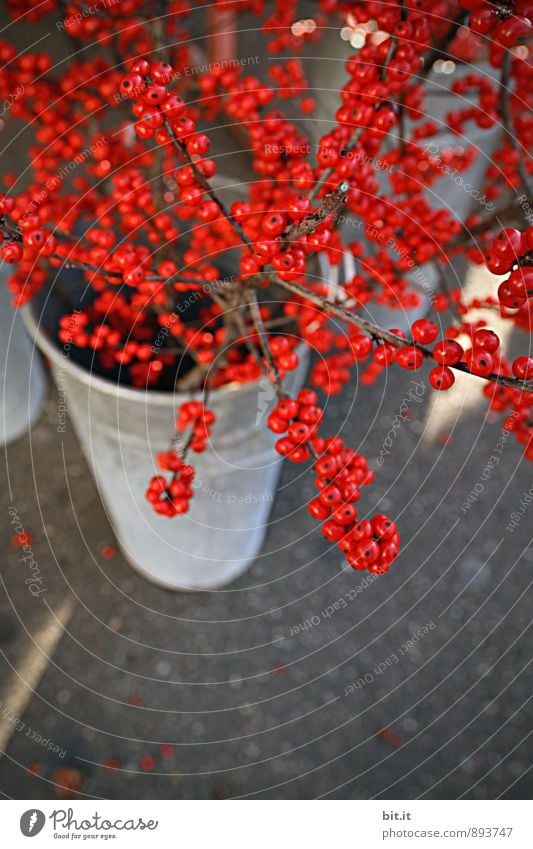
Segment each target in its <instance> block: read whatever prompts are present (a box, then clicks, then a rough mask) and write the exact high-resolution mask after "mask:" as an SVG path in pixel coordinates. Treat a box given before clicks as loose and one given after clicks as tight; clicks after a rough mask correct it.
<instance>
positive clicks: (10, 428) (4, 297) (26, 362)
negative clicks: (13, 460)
mask: <svg viewBox="0 0 533 849" xmlns="http://www.w3.org/2000/svg"><path fill="white" fill-rule="evenodd" d="M7 276H8V275H7V273H6V269H5V268H4V267H1V266H0V444H2V445H9V444H10V443H11V442H15V440H17V439H20V437H21V436H24V434H25V433H26V432H27V431H28V430H29V429H30V428H31V427H32V425H33V424H34V423H35V421H36V420H37V418H38V417H39V414H40V412H41V410H42V407H43V403H44V399H45V396H46V377H45V374H44V369H43V366H42V362H41V357H40V354H39V353H38V351H36V350H35V347H34V345H33V343H32V340H31V339H30V337H29V336H28V334H27V332H26V328H25V327H24V323H23V322H22V319H21V317H20V315H19V314H18V311H17V310H15V309H14V308H13V306H12V305H11V296H10V294H9V292H8V290H7V288H6V277H7Z"/></svg>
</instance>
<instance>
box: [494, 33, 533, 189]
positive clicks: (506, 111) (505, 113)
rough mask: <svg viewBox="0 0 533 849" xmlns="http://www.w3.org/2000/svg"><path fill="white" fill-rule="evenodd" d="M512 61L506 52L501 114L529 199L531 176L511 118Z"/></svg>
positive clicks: (501, 83) (501, 92)
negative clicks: (510, 85)
mask: <svg viewBox="0 0 533 849" xmlns="http://www.w3.org/2000/svg"><path fill="white" fill-rule="evenodd" d="M512 61H513V55H512V53H511V52H510V51H509V50H506V51H505V54H504V57H503V61H502V73H501V76H500V112H501V116H502V123H503V128H504V130H505V134H506V136H507V139H508V141H509V144H510V145H511V147H512V148H513V150H514V151H516V152H517V153H518V157H519V158H518V166H517V167H518V174H519V176H520V182H521V184H522V189H523V191H524V192H525V194H526V195H527V197H530V195H531V189H530V187H529V176H528V173H527V171H526V167H525V164H524V160H523V149H522V148H521V145H519V143H518V141H517V139H516V136H515V134H514V128H513V119H512V117H511V110H510V108H509V94H510V89H509V82H510V73H511V63H512Z"/></svg>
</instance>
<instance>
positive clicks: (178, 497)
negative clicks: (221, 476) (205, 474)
mask: <svg viewBox="0 0 533 849" xmlns="http://www.w3.org/2000/svg"><path fill="white" fill-rule="evenodd" d="M158 461H159V465H160V466H161V467H162V469H163V470H165V471H171V472H172V473H173V474H172V479H171V480H170V482H169V481H167V479H166V477H165V476H164V475H154V477H153V478H151V480H150V483H149V484H148V489H147V490H146V499H147V501H149V502H150V504H151V505H152V508H153V510H154V511H155V512H156V513H158V514H159V515H160V516H167V517H168V518H169V519H172V518H173V517H174V516H181V515H183V513H186V512H187V510H188V509H189V501H190V500H191V498H192V495H193V489H192V482H193V480H194V474H195V471H194V468H193V466H190V465H188V464H186V463H184V462H183V461H182V460H181V459H180V457H179V456H178V454H177V453H176V452H175V451H168V452H165V453H164V454H159V455H158Z"/></svg>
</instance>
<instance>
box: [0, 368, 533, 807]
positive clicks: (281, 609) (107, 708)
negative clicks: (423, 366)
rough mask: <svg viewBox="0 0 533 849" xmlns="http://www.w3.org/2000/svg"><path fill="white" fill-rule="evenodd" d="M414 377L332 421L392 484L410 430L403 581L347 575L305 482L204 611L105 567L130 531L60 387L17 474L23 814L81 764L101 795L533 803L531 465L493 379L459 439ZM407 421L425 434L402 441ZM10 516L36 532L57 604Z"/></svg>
mask: <svg viewBox="0 0 533 849" xmlns="http://www.w3.org/2000/svg"><path fill="white" fill-rule="evenodd" d="M415 379H416V380H417V381H418V380H420V381H421V385H423V386H425V385H426V375H425V373H422V374H421V377H420V378H419V377H418V375H417V376H416V378H415ZM412 380H413V378H412V376H411V375H409V374H407V373H405V374H401V375H398V372H397V371H396V372H392V371H391V372H390V373H389V374H387V375H384V376H383V378H382V379H381V381H380V382H379V383H378V384H377V385H376V386H374V387H372V388H370V389H365V388H359V389H357V390H355V391H354V392H353V393H352V396H351V397H347V398H343V399H342V400H338V401H336V402H335V403H331V404H330V406H329V409H328V419H327V420H328V423H329V424H330V426H331V430H332V431H333V430H334V429H338V430H339V431H340V432H341V433H342V435H343V436H344V437H346V438H347V439H349V440H350V442H351V443H352V444H354V445H356V446H357V445H360V446H361V447H362V449H363V450H364V451H365V452H366V453H367V454H368V455H369V457H370V458H371V459H374V466H375V467H376V468H377V466H376V462H375V458H377V457H378V456H379V453H380V449H381V448H382V446H383V445H384V442H385V440H386V438H387V434H388V433H389V431H391V428H392V433H393V436H391V439H390V441H391V442H392V445H391V447H390V448H389V452H390V453H389V454H388V455H384V454H382V457H384V462H383V465H382V467H381V469H379V470H378V477H377V482H376V484H375V485H374V487H372V488H371V489H370V490H368V494H367V501H366V503H367V505H368V506H369V507H371V506H373V505H374V504H375V505H376V506H377V507H378V509H380V510H386V511H390V512H391V514H392V515H394V516H397V517H398V520H399V522H400V525H401V532H402V537H403V554H402V556H401V558H400V559H399V561H398V562H397V563H396V565H395V566H394V568H393V569H392V570H391V572H390V573H389V574H388V575H387V576H385V577H382V578H380V579H378V580H375V581H371V582H368V584H367V585H365V582H364V580H363V579H364V577H365V574H366V573H356V572H353V571H352V570H348V571H343V569H342V568H341V557H340V556H339V554H338V553H337V552H336V551H335V550H334V549H330V550H328V547H327V546H326V545H325V543H324V541H323V540H322V538H321V536H320V533H319V530H318V528H317V527H315V523H314V522H313V521H312V520H310V518H309V517H308V516H307V515H306V510H305V502H306V500H307V499H308V498H309V497H310V496H311V494H312V485H311V480H310V478H308V479H307V480H306V481H304V483H303V484H302V482H301V481H297V480H296V478H297V477H298V475H299V474H300V469H299V468H294V467H290V466H289V465H287V466H286V467H285V469H284V472H283V477H282V484H281V489H280V492H279V494H278V497H277V500H276V503H275V507H274V511H273V515H272V524H271V527H270V529H269V533H268V537H267V541H266V544H265V548H264V551H263V553H262V555H261V557H260V558H259V559H258V560H257V562H256V563H255V564H254V566H253V568H252V569H251V570H250V572H249V573H248V574H247V575H246V576H244V577H243V578H242V579H241V580H240V581H238V582H237V583H236V584H234V585H232V586H231V587H229V588H228V589H227V590H226V591H223V592H218V593H212V594H205V595H199V594H188V595H185V594H183V595H182V594H173V593H170V592H167V591H164V590H161V589H158V588H157V587H155V586H151V585H150V584H148V583H146V582H145V581H144V580H143V579H142V578H140V577H139V576H138V575H137V574H136V573H135V572H133V571H132V570H131V568H129V567H128V565H127V564H126V563H125V562H124V560H123V559H122V557H121V556H120V555H116V556H115V557H113V558H112V559H109V560H106V559H105V558H104V557H103V556H102V554H101V551H102V549H103V548H104V546H106V545H112V544H113V533H112V530H111V528H110V527H109V525H108V523H107V521H106V517H105V513H104V511H103V509H102V507H101V505H100V502H99V499H98V495H97V492H96V489H95V485H94V483H93V481H92V479H91V477H90V473H89V471H88V469H87V466H86V464H85V462H84V460H83V459H82V458H81V457H80V454H79V449H78V446H77V442H76V438H75V434H74V433H73V432H72V428H71V426H68V427H67V432H66V433H65V434H58V433H57V416H58V395H57V391H56V390H54V388H52V387H51V388H50V392H49V401H48V404H47V408H46V411H45V413H44V415H43V417H42V419H41V421H40V422H39V424H38V425H37V426H36V427H35V429H34V431H33V433H32V434H31V438H30V437H26V438H24V439H22V440H20V441H19V442H18V443H16V444H15V445H13V446H11V447H9V448H8V449H7V452H6V459H7V464H6V466H5V468H4V470H3V474H4V475H5V474H6V472H7V474H8V476H9V480H8V483H6V482H4V483H3V486H2V489H1V493H2V502H3V504H2V512H1V514H0V515H2V516H3V521H2V523H1V533H2V549H1V550H2V552H3V554H4V556H3V563H2V567H3V568H2V574H3V581H4V588H3V593H2V611H3V612H2V616H1V618H0V645H1V649H2V656H3V657H2V661H1V663H2V678H1V680H2V682H3V683H2V688H1V691H0V698H1V700H2V705H1V706H0V711H1V712H2V713H3V714H4V715H3V716H2V724H1V725H0V728H1V729H2V732H1V733H2V737H1V741H2V743H3V745H2V748H4V747H5V749H6V751H5V754H4V756H3V757H2V759H1V760H0V790H1V792H2V793H3V794H4V795H5V796H8V797H15V798H54V797H55V796H56V795H57V794H58V792H60V791H59V790H58V787H57V786H56V785H57V784H58V783H61V781H64V780H65V773H64V772H63V773H59V775H58V773H57V770H58V769H60V768H64V767H65V765H67V766H72V767H73V768H74V769H75V770H76V771H77V773H79V774H80V779H81V780H82V781H83V789H82V791H81V792H82V794H84V795H86V796H89V797H90V796H95V797H102V798H178V799H180V798H228V797H231V798H233V797H246V798H314V797H319V796H324V795H326V796H328V797H330V798H338V799H342V798H371V797H380V798H408V799H412V798H416V797H425V798H456V797H465V798H468V799H485V798H495V797H497V796H503V797H506V798H527V797H528V796H530V795H531V789H532V788H531V778H530V777H529V776H528V769H529V767H530V760H531V745H530V743H529V735H530V733H531V717H532V709H531V705H530V702H529V700H530V697H531V685H530V680H528V668H529V663H530V658H531V648H532V641H531V636H530V634H529V631H528V628H529V625H530V619H531V614H530V603H528V600H527V595H526V591H527V590H528V588H529V586H530V581H531V569H532V561H533V552H532V551H531V549H527V544H528V541H529V538H530V527H531V510H532V509H533V508H529V512H528V510H527V509H526V511H525V513H524V516H523V518H522V519H521V521H520V523H519V524H518V527H516V528H515V529H514V530H513V531H510V530H506V526H507V525H508V524H509V521H510V515H511V513H513V512H515V511H516V510H517V507H519V504H520V499H521V498H522V497H523V495H524V493H525V492H526V491H527V490H529V487H530V486H531V470H530V466H528V465H527V464H524V463H520V462H519V461H520V452H519V450H518V447H517V446H516V445H515V443H514V441H513V439H512V438H511V439H508V440H506V441H504V442H503V443H502V441H501V440H502V432H501V429H500V427H499V425H498V424H490V423H486V422H484V418H485V412H486V406H485V403H484V401H483V400H482V398H481V395H480V386H481V384H480V382H479V381H478V380H477V379H472V382H471V383H470V384H469V387H471V388H469V389H468V390H467V392H466V394H465V395H464V396H463V400H462V401H458V402H457V410H460V412H461V415H460V420H458V421H456V414H455V413H453V412H452V413H451V414H450V413H449V412H446V411H445V409H444V407H441V406H436V407H435V397H436V396H435V393H432V392H430V391H425V388H424V389H420V390H419V391H418V392H417V391H416V389H414V388H413V387H414V384H413V383H412ZM410 390H411V392H410ZM457 394H458V393H456V395H457ZM417 397H421V401H420V402H419V401H417V400H416V398H417ZM406 398H410V400H409V401H408V403H407V406H408V407H409V412H408V413H406V412H405V407H406V404H405V403H404V402H405V399H406ZM442 400H443V399H442V398H441V397H440V396H439V398H438V401H442ZM450 400H451V399H448V401H450ZM452 406H453V405H452ZM400 410H401V411H402V415H403V416H404V418H408V417H409V416H410V417H411V418H410V420H408V421H402V422H401V425H400V427H397V428H396V429H395V428H394V420H395V417H396V416H397V415H398V413H399V411H400ZM446 410H448V411H449V410H450V405H449V404H448V405H447V406H446ZM450 415H451V418H450ZM496 449H497V450H498V451H499V452H501V462H499V463H498V464H497V465H495V466H494V468H493V469H492V470H491V471H490V473H489V474H488V476H487V472H486V465H487V462H488V460H489V458H490V457H491V456H492V455H494V452H495V450H496ZM479 484H482V487H480V486H479ZM480 489H481V490H482V491H481V492H479V490H480ZM474 490H477V500H476V501H474V503H472V505H471V506H470V508H469V509H468V510H466V509H463V507H462V505H463V504H464V502H465V500H466V499H467V497H468V495H469V493H470V492H471V491H474ZM10 506H14V508H15V509H16V510H17V514H18V516H19V517H20V522H21V524H22V525H23V527H24V528H25V530H26V531H29V532H30V533H31V534H32V538H33V539H32V543H31V546H32V549H33V554H34V557H35V561H36V563H37V564H38V567H39V569H40V572H41V576H42V579H43V584H42V586H45V587H46V591H45V592H44V593H42V595H41V596H40V597H39V598H35V597H32V596H31V594H30V592H29V591H28V585H27V584H25V580H26V578H27V574H26V573H27V572H28V569H27V564H26V563H25V562H23V561H21V559H20V558H21V554H22V552H21V550H20V549H17V548H15V547H13V544H12V542H11V541H10V538H11V535H12V533H13V527H12V525H11V524H10V522H11V515H10V514H9V513H8V508H9V507H10ZM176 534H179V520H177V521H176ZM340 599H343V600H344V601H339V600H340ZM335 606H336V607H337V609H335ZM305 620H311V621H312V622H313V623H314V624H313V626H312V627H311V628H309V627H308V628H307V629H298V627H297V626H299V625H300V624H301V623H304V622H305ZM424 626H425V627H424ZM417 632H419V633H420V634H421V635H420V636H418V637H416V638H415V639H412V635H413V634H415V633H417ZM424 632H425V633H424ZM410 638H411V642H412V645H411V646H409V645H406V643H407V641H408V640H409V639H410ZM354 682H355V685H356V686H355V687H354V686H352V687H350V685H353V684H354ZM350 689H351V690H353V692H350ZM10 711H11V713H10ZM17 723H18V725H17ZM36 735H40V737H41V738H43V740H44V742H39V738H38V737H37V736H36ZM162 744H163V745H164V744H167V745H166V747H165V748H164V749H163V750H162V751H161V749H160V746H161V745H162ZM168 744H170V746H169V745H168ZM53 746H56V747H59V749H60V750H61V751H59V752H57V751H56V753H54V752H53V751H52V750H51V747H53ZM146 756H152V758H148V759H147V758H146ZM109 758H116V762H114V763H115V765H116V766H118V769H117V770H115V771H110V770H109V769H107V770H106V769H105V767H104V766H103V764H104V763H105V762H106V761H107V760H108V759H109ZM143 758H144V759H143ZM35 762H37V765H35ZM28 766H30V768H31V769H32V770H39V771H40V775H39V776H35V775H33V774H32V773H31V772H29V771H28ZM69 774H70V773H69ZM76 779H77V775H76Z"/></svg>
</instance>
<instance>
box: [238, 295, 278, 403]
mask: <svg viewBox="0 0 533 849" xmlns="http://www.w3.org/2000/svg"><path fill="white" fill-rule="evenodd" d="M246 300H247V301H248V305H249V307H250V315H251V316H252V321H253V323H254V327H255V330H256V333H257V335H258V336H259V341H260V343H261V350H262V352H263V356H264V358H265V360H266V362H267V365H268V371H269V373H270V374H271V375H272V376H273V378H274V383H275V386H276V394H277V396H278V398H280V399H281V398H284V397H285V392H284V391H283V383H282V382H281V378H280V376H279V374H278V370H277V369H276V366H275V365H274V361H273V359H272V354H271V353H270V348H269V346H268V335H267V332H266V329H265V325H264V324H263V319H262V318H261V313H260V311H259V303H258V301H257V295H256V293H255V292H253V291H248V292H247V293H246Z"/></svg>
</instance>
